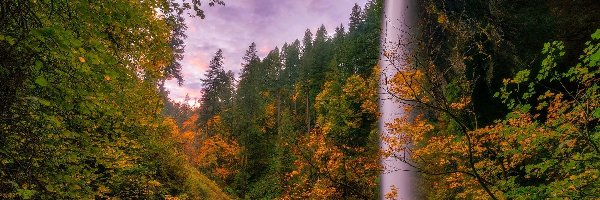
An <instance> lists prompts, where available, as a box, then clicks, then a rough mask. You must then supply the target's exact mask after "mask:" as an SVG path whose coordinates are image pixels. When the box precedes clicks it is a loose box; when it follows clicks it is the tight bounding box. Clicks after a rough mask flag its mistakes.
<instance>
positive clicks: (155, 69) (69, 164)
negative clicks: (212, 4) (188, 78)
mask: <svg viewBox="0 0 600 200" xmlns="http://www.w3.org/2000/svg"><path fill="white" fill-rule="evenodd" d="M199 3H200V2H199V1H196V3H195V4H194V5H199ZM0 7H2V10H1V12H2V13H3V14H7V15H8V16H10V17H8V18H4V19H3V20H6V21H4V22H5V23H2V24H1V25H0V35H2V37H1V40H0V47H1V48H0V49H1V50H0V51H1V53H0V55H1V56H0V57H1V59H0V67H1V68H0V69H2V70H0V77H1V78H0V80H2V83H1V84H0V85H1V86H0V87H1V89H0V90H1V91H2V93H1V95H0V96H2V97H1V101H2V106H1V108H0V109H1V110H0V111H1V112H0V144H1V146H2V147H1V148H0V171H1V173H0V198H23V199H28V198H32V199H93V198H101V199H102V198H142V199H158V198H166V197H167V196H180V197H181V198H184V197H185V196H187V197H188V198H193V199H197V198H211V197H215V198H227V197H226V196H224V195H222V193H220V192H219V190H218V188H215V187H213V186H210V185H211V184H213V183H211V182H210V181H209V180H207V179H206V178H203V177H202V175H201V174H199V173H198V172H197V171H195V170H194V169H192V168H189V167H187V170H182V168H186V166H185V163H186V162H184V160H182V159H181V158H180V157H178V156H177V155H178V153H176V149H175V146H174V145H172V144H171V145H169V144H166V143H162V142H161V141H162V140H164V139H165V136H166V135H169V134H170V133H171V129H172V128H173V127H174V126H173V125H170V124H168V123H165V119H164V118H163V117H162V116H161V115H160V111H161V108H162V100H161V98H160V96H159V95H158V90H157V85H158V84H159V83H161V82H163V81H164V80H166V79H167V78H173V77H174V76H176V73H178V72H177V71H176V70H175V71H169V70H166V69H167V68H169V65H170V63H172V62H174V61H175V60H177V59H176V58H174V57H173V55H174V54H173V51H174V48H175V47H172V46H170V44H169V41H170V40H173V39H174V37H183V36H182V35H181V34H180V35H177V36H174V35H171V34H170V33H171V31H172V30H173V29H178V30H179V31H182V29H181V27H178V28H176V27H175V26H177V25H176V24H173V22H172V21H170V19H169V16H173V15H178V14H177V13H175V14H173V13H171V12H175V10H177V11H184V10H186V9H184V8H181V7H179V5H178V4H175V3H174V2H172V1H159V0H156V1H143V2H138V1H120V0H115V1H102V2H87V1H69V2H63V1H61V2H56V1H45V0H42V1H5V2H2V3H0ZM158 12H161V13H163V14H165V16H160V17H157V13H158ZM167 15H168V16H167ZM140 27H143V28H140ZM165 153H166V155H170V156H172V157H163V158H162V159H156V158H157V156H158V155H161V154H165ZM173 163H177V164H178V166H173V165H172V164H173ZM162 170H164V171H167V173H172V172H179V171H186V172H188V174H180V175H179V176H170V175H165V174H163V173H162V172H163V171H162ZM188 180H193V182H191V183H188V182H187V181H188ZM183 181H186V183H183ZM202 185H208V186H206V187H204V186H202ZM213 185H214V184H213Z"/></svg>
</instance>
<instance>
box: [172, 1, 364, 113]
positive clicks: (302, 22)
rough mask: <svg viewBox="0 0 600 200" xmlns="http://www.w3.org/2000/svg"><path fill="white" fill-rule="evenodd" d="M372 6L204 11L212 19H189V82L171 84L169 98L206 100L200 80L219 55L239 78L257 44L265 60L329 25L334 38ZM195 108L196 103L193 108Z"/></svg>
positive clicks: (240, 6)
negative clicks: (356, 12) (358, 11)
mask: <svg viewBox="0 0 600 200" xmlns="http://www.w3.org/2000/svg"><path fill="white" fill-rule="evenodd" d="M366 2H367V0H226V1H225V4H226V5H225V6H216V7H210V8H209V7H204V10H205V14H206V18H205V19H203V20H201V19H200V18H198V17H196V18H189V19H187V21H186V23H187V25H188V31H187V35H188V38H187V39H186V41H185V42H186V48H185V51H186V52H185V58H184V59H183V62H182V65H183V75H184V79H185V82H184V84H183V86H178V85H177V81H174V80H171V81H169V82H167V83H166V87H167V88H168V89H169V90H170V94H169V97H170V98H171V99H173V100H175V101H183V99H184V97H185V95H186V94H188V95H189V96H190V98H192V99H194V98H200V96H201V94H200V89H201V85H200V79H201V78H202V77H203V74H204V72H205V70H206V69H207V67H208V63H209V62H210V59H211V58H212V57H213V55H214V54H215V52H216V51H217V50H218V49H222V50H223V56H224V57H225V70H233V71H234V72H235V73H236V74H239V72H240V69H241V62H242V56H243V55H244V53H245V52H246V49H248V46H249V45H250V43H252V42H256V45H257V48H258V50H259V56H260V57H261V58H263V57H264V56H265V55H266V54H267V53H268V52H269V51H270V50H272V49H274V48H275V47H276V46H277V47H279V48H280V49H281V46H282V45H283V43H285V42H288V43H290V42H293V41H294V40H295V39H300V40H301V39H302V37H303V36H304V31H305V30H306V29H307V28H309V29H310V30H311V31H312V32H313V34H314V33H315V32H316V29H317V28H318V27H319V26H321V24H323V25H325V27H326V28H327V32H328V33H329V34H330V35H332V34H333V32H334V29H335V27H337V26H339V25H340V24H343V25H344V26H345V27H346V30H347V27H348V18H349V17H350V12H351V10H352V6H354V4H355V3H357V4H358V5H360V6H361V7H364V5H365V3H366ZM188 103H190V104H192V102H188Z"/></svg>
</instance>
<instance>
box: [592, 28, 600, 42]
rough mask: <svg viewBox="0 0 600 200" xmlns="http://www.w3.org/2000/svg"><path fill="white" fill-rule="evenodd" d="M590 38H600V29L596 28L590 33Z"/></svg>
mask: <svg viewBox="0 0 600 200" xmlns="http://www.w3.org/2000/svg"><path fill="white" fill-rule="evenodd" d="M592 39H596V40H597V39H600V29H596V32H594V34H592Z"/></svg>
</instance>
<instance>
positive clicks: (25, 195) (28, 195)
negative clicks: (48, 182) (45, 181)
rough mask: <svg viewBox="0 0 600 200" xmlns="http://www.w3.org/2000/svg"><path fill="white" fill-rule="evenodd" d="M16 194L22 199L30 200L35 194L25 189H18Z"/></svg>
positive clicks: (33, 191)
mask: <svg viewBox="0 0 600 200" xmlns="http://www.w3.org/2000/svg"><path fill="white" fill-rule="evenodd" d="M17 194H19V196H21V198H23V199H31V197H33V195H34V194H35V190H27V189H18V190H17Z"/></svg>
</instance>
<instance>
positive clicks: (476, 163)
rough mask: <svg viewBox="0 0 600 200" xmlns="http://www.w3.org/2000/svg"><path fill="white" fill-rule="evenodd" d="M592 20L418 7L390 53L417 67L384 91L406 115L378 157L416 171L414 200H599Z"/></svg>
mask: <svg viewBox="0 0 600 200" xmlns="http://www.w3.org/2000/svg"><path fill="white" fill-rule="evenodd" d="M599 9H600V5H599V4H598V3H597V2H595V1H577V2H571V1H560V0H557V1H479V0H462V1H433V0H432V1H421V2H419V5H418V12H417V13H419V16H418V19H419V20H418V21H417V25H416V27H413V28H414V30H418V31H415V32H414V33H413V34H412V35H411V36H410V37H409V38H405V39H409V40H412V41H414V42H413V43H411V44H409V45H405V44H399V45H398V46H397V48H398V49H400V50H404V49H411V50H413V57H412V58H410V59H408V60H409V61H410V62H409V64H408V65H406V66H403V67H401V68H400V70H399V71H398V73H397V74H396V75H395V76H394V77H393V78H392V79H390V82H389V83H387V84H388V85H387V86H388V87H387V88H389V90H390V92H392V93H394V94H395V96H396V99H397V100H399V101H403V102H408V103H409V105H411V106H406V107H405V108H404V109H405V112H407V113H412V114H413V115H411V116H407V117H405V118H401V119H400V120H398V121H396V122H395V123H393V124H391V125H390V126H389V127H390V128H391V129H393V130H394V131H393V132H394V133H397V134H396V136H397V137H389V138H384V141H385V142H388V143H389V144H391V145H390V148H389V149H384V151H385V153H384V155H386V156H392V157H396V158H398V159H401V160H404V161H405V162H407V163H408V164H410V165H412V166H415V167H416V169H414V170H415V171H418V172H419V173H418V174H419V181H420V183H419V189H420V195H421V196H420V198H425V199H455V198H458V199H595V198H598V197H599V196H600V190H599V189H598V188H600V181H599V180H600V179H599V178H598V176H599V175H600V171H599V167H600V151H599V148H598V145H599V143H600V126H598V121H599V118H600V108H598V105H599V103H600V102H599V99H600V98H599V97H600V96H599V92H600V91H599V87H598V83H599V79H598V78H599V76H598V73H599V63H598V61H600V29H598V28H600V22H599V21H598V20H597V19H599V18H600V14H599V13H598V12H597V10H599ZM389 51H390V52H394V49H390V50H389ZM390 55H394V54H393V53H390ZM390 59H392V60H394V59H395V58H394V57H393V56H390ZM396 62H400V61H399V60H396ZM406 141H410V142H411V143H412V144H413V146H412V147H411V148H410V149H408V150H406V149H404V147H405V146H403V145H402V144H405V142H406ZM398 152H409V153H408V154H398ZM405 158H408V159H406V160H405Z"/></svg>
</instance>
